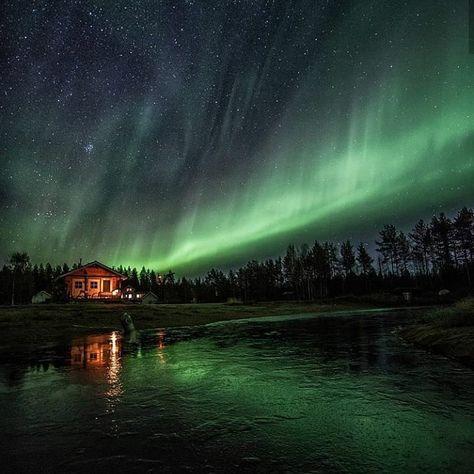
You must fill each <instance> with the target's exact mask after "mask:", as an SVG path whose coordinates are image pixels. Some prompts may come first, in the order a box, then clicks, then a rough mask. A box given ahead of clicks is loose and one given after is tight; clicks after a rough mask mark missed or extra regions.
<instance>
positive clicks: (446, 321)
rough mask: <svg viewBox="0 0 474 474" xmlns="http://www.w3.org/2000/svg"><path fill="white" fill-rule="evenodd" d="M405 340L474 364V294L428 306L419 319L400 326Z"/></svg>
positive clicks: (467, 363)
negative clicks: (447, 303) (443, 304)
mask: <svg viewBox="0 0 474 474" xmlns="http://www.w3.org/2000/svg"><path fill="white" fill-rule="evenodd" d="M400 335H401V336H402V337H403V338H404V339H405V340H407V341H409V342H411V343H413V344H416V345H418V346H420V347H423V348H425V349H427V350H429V351H431V352H434V353H437V354H442V355H445V356H447V357H450V358H453V359H457V360H459V361H460V362H462V363H464V364H466V365H469V366H470V367H473V368H474V298H468V299H465V300H462V301H460V302H458V303H457V304H456V305H454V306H452V307H445V308H437V309H434V310H430V311H429V312H428V313H427V314H426V315H425V316H424V318H423V320H422V321H420V322H419V323H417V324H415V325H411V326H408V327H406V328H403V329H401V331H400Z"/></svg>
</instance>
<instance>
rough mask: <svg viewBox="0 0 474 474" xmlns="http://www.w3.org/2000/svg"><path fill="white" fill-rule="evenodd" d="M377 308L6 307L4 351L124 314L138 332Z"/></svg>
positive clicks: (0, 334) (114, 322) (112, 322)
mask: <svg viewBox="0 0 474 474" xmlns="http://www.w3.org/2000/svg"><path fill="white" fill-rule="evenodd" d="M369 306H371V307H373V305H369V304H366V303H354V302H338V303H334V304H317V303H299V302H275V303H258V304H253V305H243V304H242V305H240V304H235V305H233V304H177V305H173V304H159V305H139V304H129V305H127V304H94V303H71V304H65V305H55V304H49V305H28V306H14V307H11V306H3V307H0V352H4V353H5V352H8V353H12V352H14V351H16V350H17V349H18V350H20V349H21V350H30V349H32V348H35V347H41V346H44V345H48V344H50V343H54V342H55V341H57V340H58V339H64V338H70V337H75V336H78V335H82V334H87V333H93V332H100V331H106V330H120V329H122V327H121V324H120V315H121V314H122V313H123V312H124V311H126V312H128V313H129V314H131V315H132V317H133V320H134V322H135V326H136V327H137V329H139V330H140V329H150V328H157V327H173V326H193V325H200V324H207V323H211V322H215V321H225V320H230V319H240V318H249V317H259V316H272V315H282V314H297V313H316V312H326V311H341V310H351V309H363V308H367V307H369Z"/></svg>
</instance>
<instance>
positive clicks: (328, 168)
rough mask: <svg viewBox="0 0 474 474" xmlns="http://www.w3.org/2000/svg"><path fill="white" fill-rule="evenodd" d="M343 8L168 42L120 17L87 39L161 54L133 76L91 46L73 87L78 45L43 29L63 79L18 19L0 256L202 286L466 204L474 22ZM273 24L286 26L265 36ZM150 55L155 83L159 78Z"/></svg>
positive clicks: (473, 140)
mask: <svg viewBox="0 0 474 474" xmlns="http://www.w3.org/2000/svg"><path fill="white" fill-rule="evenodd" d="M86 3H87V2H86ZM139 3H141V2H137V4H139ZM211 3H212V2H211ZM224 3H225V2H224ZM256 3H257V4H258V3H259V2H256ZM264 3H265V5H267V2H261V4H260V6H259V8H260V9H261V10H259V11H260V12H261V11H262V9H263V7H262V5H263V4H264ZM290 3H291V2H290ZM336 3H337V6H334V7H329V6H327V5H326V6H325V7H324V8H322V6H323V5H325V3H323V2H321V4H320V6H318V7H314V4H313V3H312V2H296V3H295V4H291V5H292V6H291V7H288V6H287V7H284V6H283V5H284V4H278V5H277V4H272V5H273V7H271V8H270V7H268V8H266V9H265V12H266V15H267V16H266V17H263V16H262V17H261V18H260V17H258V18H257V19H253V20H252V21H249V22H248V23H246V22H245V21H246V18H247V15H250V12H244V11H242V10H239V12H238V14H237V15H236V16H235V15H234V17H235V18H234V17H232V15H231V13H229V11H228V5H227V6H226V5H224V4H222V5H221V6H220V7H216V8H214V10H212V11H211V10H209V11H207V10H206V11H204V13H203V9H204V10H205V8H207V7H202V8H201V13H200V16H195V15H197V13H194V12H191V11H187V12H186V14H185V15H183V18H182V19H176V18H174V17H173V18H172V17H171V14H170V15H169V16H167V14H164V15H163V18H164V19H163V20H162V22H161V23H159V24H158V25H157V24H156V22H153V21H152V19H153V15H150V14H149V12H148V15H147V12H146V11H145V12H143V11H142V13H143V16H142V17H140V19H139V21H138V22H137V24H129V23H128V18H127V15H128V14H131V13H126V12H125V11H124V10H120V8H119V7H116V8H115V7H114V8H115V10H113V9H112V8H109V9H108V10H107V8H106V7H104V8H103V9H101V10H98V11H94V15H95V16H94V21H95V23H94V27H95V26H97V27H98V25H100V24H101V22H102V23H103V22H104V21H105V19H107V18H108V19H109V23H112V29H113V28H115V27H117V28H118V25H125V24H126V25H127V26H126V29H127V34H126V35H125V36H124V38H126V39H124V38H122V39H121V40H122V42H120V41H118V39H117V37H115V41H116V42H117V41H118V46H117V48H116V51H115V53H116V54H117V55H118V54H121V53H120V52H121V51H125V49H126V48H129V47H130V48H129V49H134V48H141V50H144V49H145V48H146V47H147V45H146V41H148V40H145V39H144V40H143V41H139V40H138V39H140V35H141V34H143V35H145V33H146V32H147V31H150V32H155V33H156V34H157V35H158V36H159V38H161V41H162V43H160V44H162V46H160V47H158V49H156V48H155V49H153V50H152V52H150V51H149V50H148V49H147V50H146V51H147V52H146V54H144V53H143V55H142V56H140V54H141V53H139V52H136V54H135V56H134V57H135V58H136V61H137V62H138V63H139V64H141V65H142V66H143V68H144V69H143V70H142V71H141V73H142V74H141V75H140V77H136V76H134V75H133V74H132V76H130V74H131V73H130V70H131V68H132V66H133V64H132V66H131V65H130V62H129V63H127V64H126V65H125V64H124V63H123V62H120V61H121V60H120V59H118V56H117V61H116V62H114V57H112V58H109V59H107V58H105V52H104V51H99V45H97V46H96V47H95V49H93V50H92V51H91V52H89V53H88V55H86V53H85V52H81V53H80V54H79V61H82V62H83V63H82V64H80V65H79V66H80V67H78V68H77V73H76V74H77V77H76V76H75V75H74V74H73V73H72V72H71V70H70V68H71V67H72V65H73V62H74V61H73V58H72V56H70V55H69V50H68V48H67V44H68V42H67V41H68V40H67V39H68V38H69V39H70V41H71V42H73V43H74V41H75V42H76V43H78V44H77V45H76V46H77V48H80V47H85V45H84V44H82V43H81V42H80V41H81V40H79V39H77V38H76V37H75V36H74V34H73V33H70V36H68V35H67V34H65V38H66V39H63V44H62V47H61V46H58V44H57V39H54V38H51V37H47V36H44V34H43V33H40V32H39V26H36V27H35V28H36V29H35V28H33V30H32V35H31V38H32V40H31V41H35V38H36V40H37V41H38V44H41V45H42V46H43V47H44V48H45V49H46V51H49V52H50V53H51V52H52V51H55V50H56V49H57V50H58V51H60V52H61V55H60V56H59V57H60V58H61V61H62V63H60V64H61V66H60V67H59V66H58V65H57V64H56V65H55V64H49V63H48V65H47V66H45V64H44V61H43V62H41V61H40V60H39V59H32V57H33V52H32V51H31V48H30V55H29V56H28V48H26V49H25V48H23V49H21V51H20V52H19V50H20V45H19V44H18V41H19V40H18V39H16V40H14V39H12V38H18V35H21V34H22V31H23V30H24V28H26V27H27V26H28V25H30V23H31V21H32V20H31V18H29V17H28V15H26V16H25V19H24V20H23V21H20V22H18V24H17V26H16V29H15V30H13V29H12V30H10V36H9V38H10V42H7V45H8V47H9V48H10V49H8V48H7V49H8V51H10V52H11V53H12V54H14V53H17V54H20V59H18V61H17V62H20V63H22V61H23V62H24V64H27V65H29V69H28V70H27V71H22V72H21V78H23V79H24V81H22V82H18V81H17V82H16V85H9V84H13V83H14V82H13V78H17V79H18V75H19V74H20V73H19V72H18V69H19V66H18V65H17V64H14V63H13V60H12V61H11V62H9V63H8V64H9V71H10V74H7V77H6V78H5V80H4V84H3V85H4V89H5V97H6V105H5V106H4V107H3V108H2V123H3V124H4V125H3V126H2V132H3V137H4V140H3V142H4V145H3V147H2V155H3V156H4V158H3V159H2V164H1V165H0V170H1V174H0V185H1V189H2V190H1V191H0V197H1V198H2V210H1V214H0V224H1V227H2V232H1V236H0V244H1V245H0V248H1V249H2V252H1V255H0V256H1V257H3V258H4V259H6V258H7V256H8V255H9V254H10V253H11V252H13V251H15V250H25V251H27V252H28V253H29V254H30V255H31V256H32V257H33V260H35V261H41V260H50V261H55V262H58V263H60V262H62V261H69V262H72V261H78V259H79V258H82V259H83V260H94V259H98V260H101V261H104V262H105V263H108V264H110V265H119V264H123V265H132V266H137V267H140V266H142V265H146V266H148V267H151V268H155V269H158V270H161V271H165V270H167V269H169V268H172V269H173V270H175V271H178V273H191V274H193V273H194V274H196V273H198V272H200V271H203V270H205V269H208V268H210V267H211V266H212V265H221V266H223V267H227V268H228V267H229V266H232V265H236V264H239V263H242V262H243V261H245V260H248V259H249V258H261V257H268V256H275V255H277V254H281V253H282V252H283V251H284V249H285V247H286V245H287V244H288V243H290V242H294V243H297V244H298V243H301V242H311V241H313V240H314V239H334V240H338V239H342V238H347V237H349V238H352V239H370V240H373V239H374V238H375V236H376V233H377V231H378V229H379V228H380V227H381V226H382V225H383V224H385V223H395V224H397V225H400V226H409V225H411V224H412V223H413V222H414V220H415V219H417V218H419V217H427V216H430V215H431V214H433V213H435V212H439V211H447V212H449V211H450V210H451V209H454V208H459V207H461V206H463V205H468V206H472V205H473V204H474V186H473V184H472V183H474V116H473V112H474V87H473V86H474V70H473V69H474V56H473V55H470V54H469V52H468V27H467V23H468V14H467V5H464V2H459V4H458V5H457V6H456V8H454V7H453V6H452V5H449V6H448V5H446V4H445V2H441V1H429V2H428V1H417V2H410V3H409V5H405V4H403V5H404V6H403V8H401V7H400V5H399V4H400V3H403V2H390V4H388V3H387V4H384V5H383V6H382V5H381V4H380V2H336ZM455 3H457V2H455ZM219 4H220V2H217V3H216V5H219ZM7 8H8V7H7ZM157 8H158V7H157ZM183 8H184V7H183ZM186 8H189V9H191V8H192V7H190V6H188V7H186ZM240 8H241V7H240ZM112 10H113V11H112ZM282 12H283V13H282ZM285 12H286V13H285ZM289 12H291V13H292V14H293V15H294V17H292V16H291V15H290V16H288V13H289ZM11 14H12V15H14V14H17V15H18V14H19V13H18V12H14V11H13V10H12V12H11ZM32 15H33V14H32ZM78 15H79V14H78ZM227 15H228V16H231V17H232V18H234V19H232V18H231V19H229V17H228V16H227ZM78 17H80V16H78ZM265 19H266V20H268V21H270V23H271V24H273V25H275V26H274V27H273V28H272V29H271V30H270V31H267V32H266V33H265V32H262V27H263V26H262V25H263V24H264V21H265ZM191 20H192V21H191ZM43 21H50V22H53V21H56V20H55V19H54V18H53V19H51V18H49V19H43ZM140 21H141V22H142V24H141V26H142V31H143V33H140V29H139V28H138V26H137V25H138V23H140ZM166 22H170V24H171V23H172V24H173V25H174V27H173V32H175V31H181V29H180V28H178V26H179V25H182V29H183V30H184V33H183V35H184V36H183V37H182V38H181V39H180V38H178V41H180V42H181V44H180V48H179V49H174V48H173V47H172V46H169V45H168V46H167V44H168V43H167V42H166V41H172V39H171V36H172V35H171V33H167V31H168V30H167V29H166V25H167V23H166ZM229 22H230V23H229ZM223 23H224V24H225V25H226V26H225V28H221V29H219V28H218V27H216V28H214V27H213V25H214V26H215V25H220V24H223ZM190 24H195V26H194V28H195V30H196V31H195V32H194V35H195V36H196V35H198V36H199V38H200V40H201V41H200V42H199V43H198V44H195V42H194V41H193V40H192V35H191V36H186V35H187V34H190V33H186V32H187V31H188V29H189V25H190ZM242 24H246V25H247V27H246V29H243V30H241V29H239V28H240V27H241V25H242ZM177 25H178V26H177ZM30 26H31V25H30ZM216 29H217V31H218V33H216V32H215V31H216ZM114 31H115V30H114ZM213 31H214V33H213ZM169 35H171V36H169ZM260 35H261V36H262V38H261V39H260V43H258V44H259V46H258V48H257V49H256V52H255V53H254V54H250V53H249V50H248V48H249V45H250V44H253V43H252V42H253V41H256V40H255V38H257V37H260ZM137 38H138V39H137ZM110 41H111V40H110ZM150 41H152V40H150ZM64 44H66V46H64ZM104 44H105V45H106V46H105V51H107V50H108V48H111V46H110V44H112V43H111V42H110V44H109V43H107V40H104ZM114 44H115V43H114ZM77 48H76V49H77ZM259 48H260V49H259ZM33 49H34V48H33ZM137 51H138V49H137ZM84 55H86V57H85V58H84ZM120 57H121V56H120ZM104 58H105V59H104ZM150 58H151V63H152V66H153V67H152V66H149V68H150V70H152V69H153V71H156V70H159V71H162V72H160V73H155V74H154V75H153V74H151V73H150V71H149V70H148V69H147V68H146V67H148V66H146V67H145V66H144V64H145V60H150ZM245 58H248V59H247V60H246V59H245ZM75 60H76V61H77V58H75ZM47 61H48V60H47ZM84 64H86V65H87V67H86V68H85V70H86V71H85V72H81V71H82V70H83V69H82V66H83V65H84ZM163 64H165V65H166V68H165V67H164V66H163ZM66 66H67V67H66ZM58 68H59V70H60V71H61V72H62V74H59V73H58ZM92 69H94V71H96V70H97V69H101V71H102V72H101V73H100V74H99V73H94V74H92V73H90V70H92ZM36 70H41V71H42V73H41V74H42V76H41V77H42V78H44V77H46V79H42V80H43V82H40V81H39V79H38V77H37V76H35V75H34V74H33V71H36ZM163 70H165V72H163ZM64 71H67V72H64ZM91 74H92V75H91ZM119 76H123V77H124V79H123V81H125V79H126V78H127V77H128V78H129V79H128V80H129V84H126V85H125V86H124V85H123V81H122V80H121V79H120V78H119ZM88 77H89V79H90V81H91V83H90V84H87V83H86V82H87V78H88ZM53 79H54V81H56V82H54V81H53ZM44 81H46V84H45V82H44ZM49 81H51V82H49ZM121 81H122V82H121ZM110 83H112V84H115V86H110ZM137 83H138V84H139V85H140V86H139V87H136V84H137ZM105 84H109V86H108V87H106V86H105ZM96 86H97V87H100V88H102V89H99V90H102V92H101V94H102V95H101V94H98V97H96V94H97V90H96V89H94V87H96ZM76 96H79V98H76Z"/></svg>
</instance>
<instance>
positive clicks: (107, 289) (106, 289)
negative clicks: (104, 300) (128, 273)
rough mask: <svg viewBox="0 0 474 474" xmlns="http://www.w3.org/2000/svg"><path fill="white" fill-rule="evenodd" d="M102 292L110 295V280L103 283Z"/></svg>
mask: <svg viewBox="0 0 474 474" xmlns="http://www.w3.org/2000/svg"><path fill="white" fill-rule="evenodd" d="M102 291H103V292H104V293H110V280H103V281H102Z"/></svg>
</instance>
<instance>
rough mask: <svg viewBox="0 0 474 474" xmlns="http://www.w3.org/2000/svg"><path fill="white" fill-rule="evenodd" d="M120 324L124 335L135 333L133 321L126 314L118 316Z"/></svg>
mask: <svg viewBox="0 0 474 474" xmlns="http://www.w3.org/2000/svg"><path fill="white" fill-rule="evenodd" d="M120 322H121V323H122V327H123V330H124V332H125V334H127V333H130V332H134V331H136V329H135V325H134V324H133V319H132V317H131V316H130V315H129V314H128V313H123V314H122V316H120Z"/></svg>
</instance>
